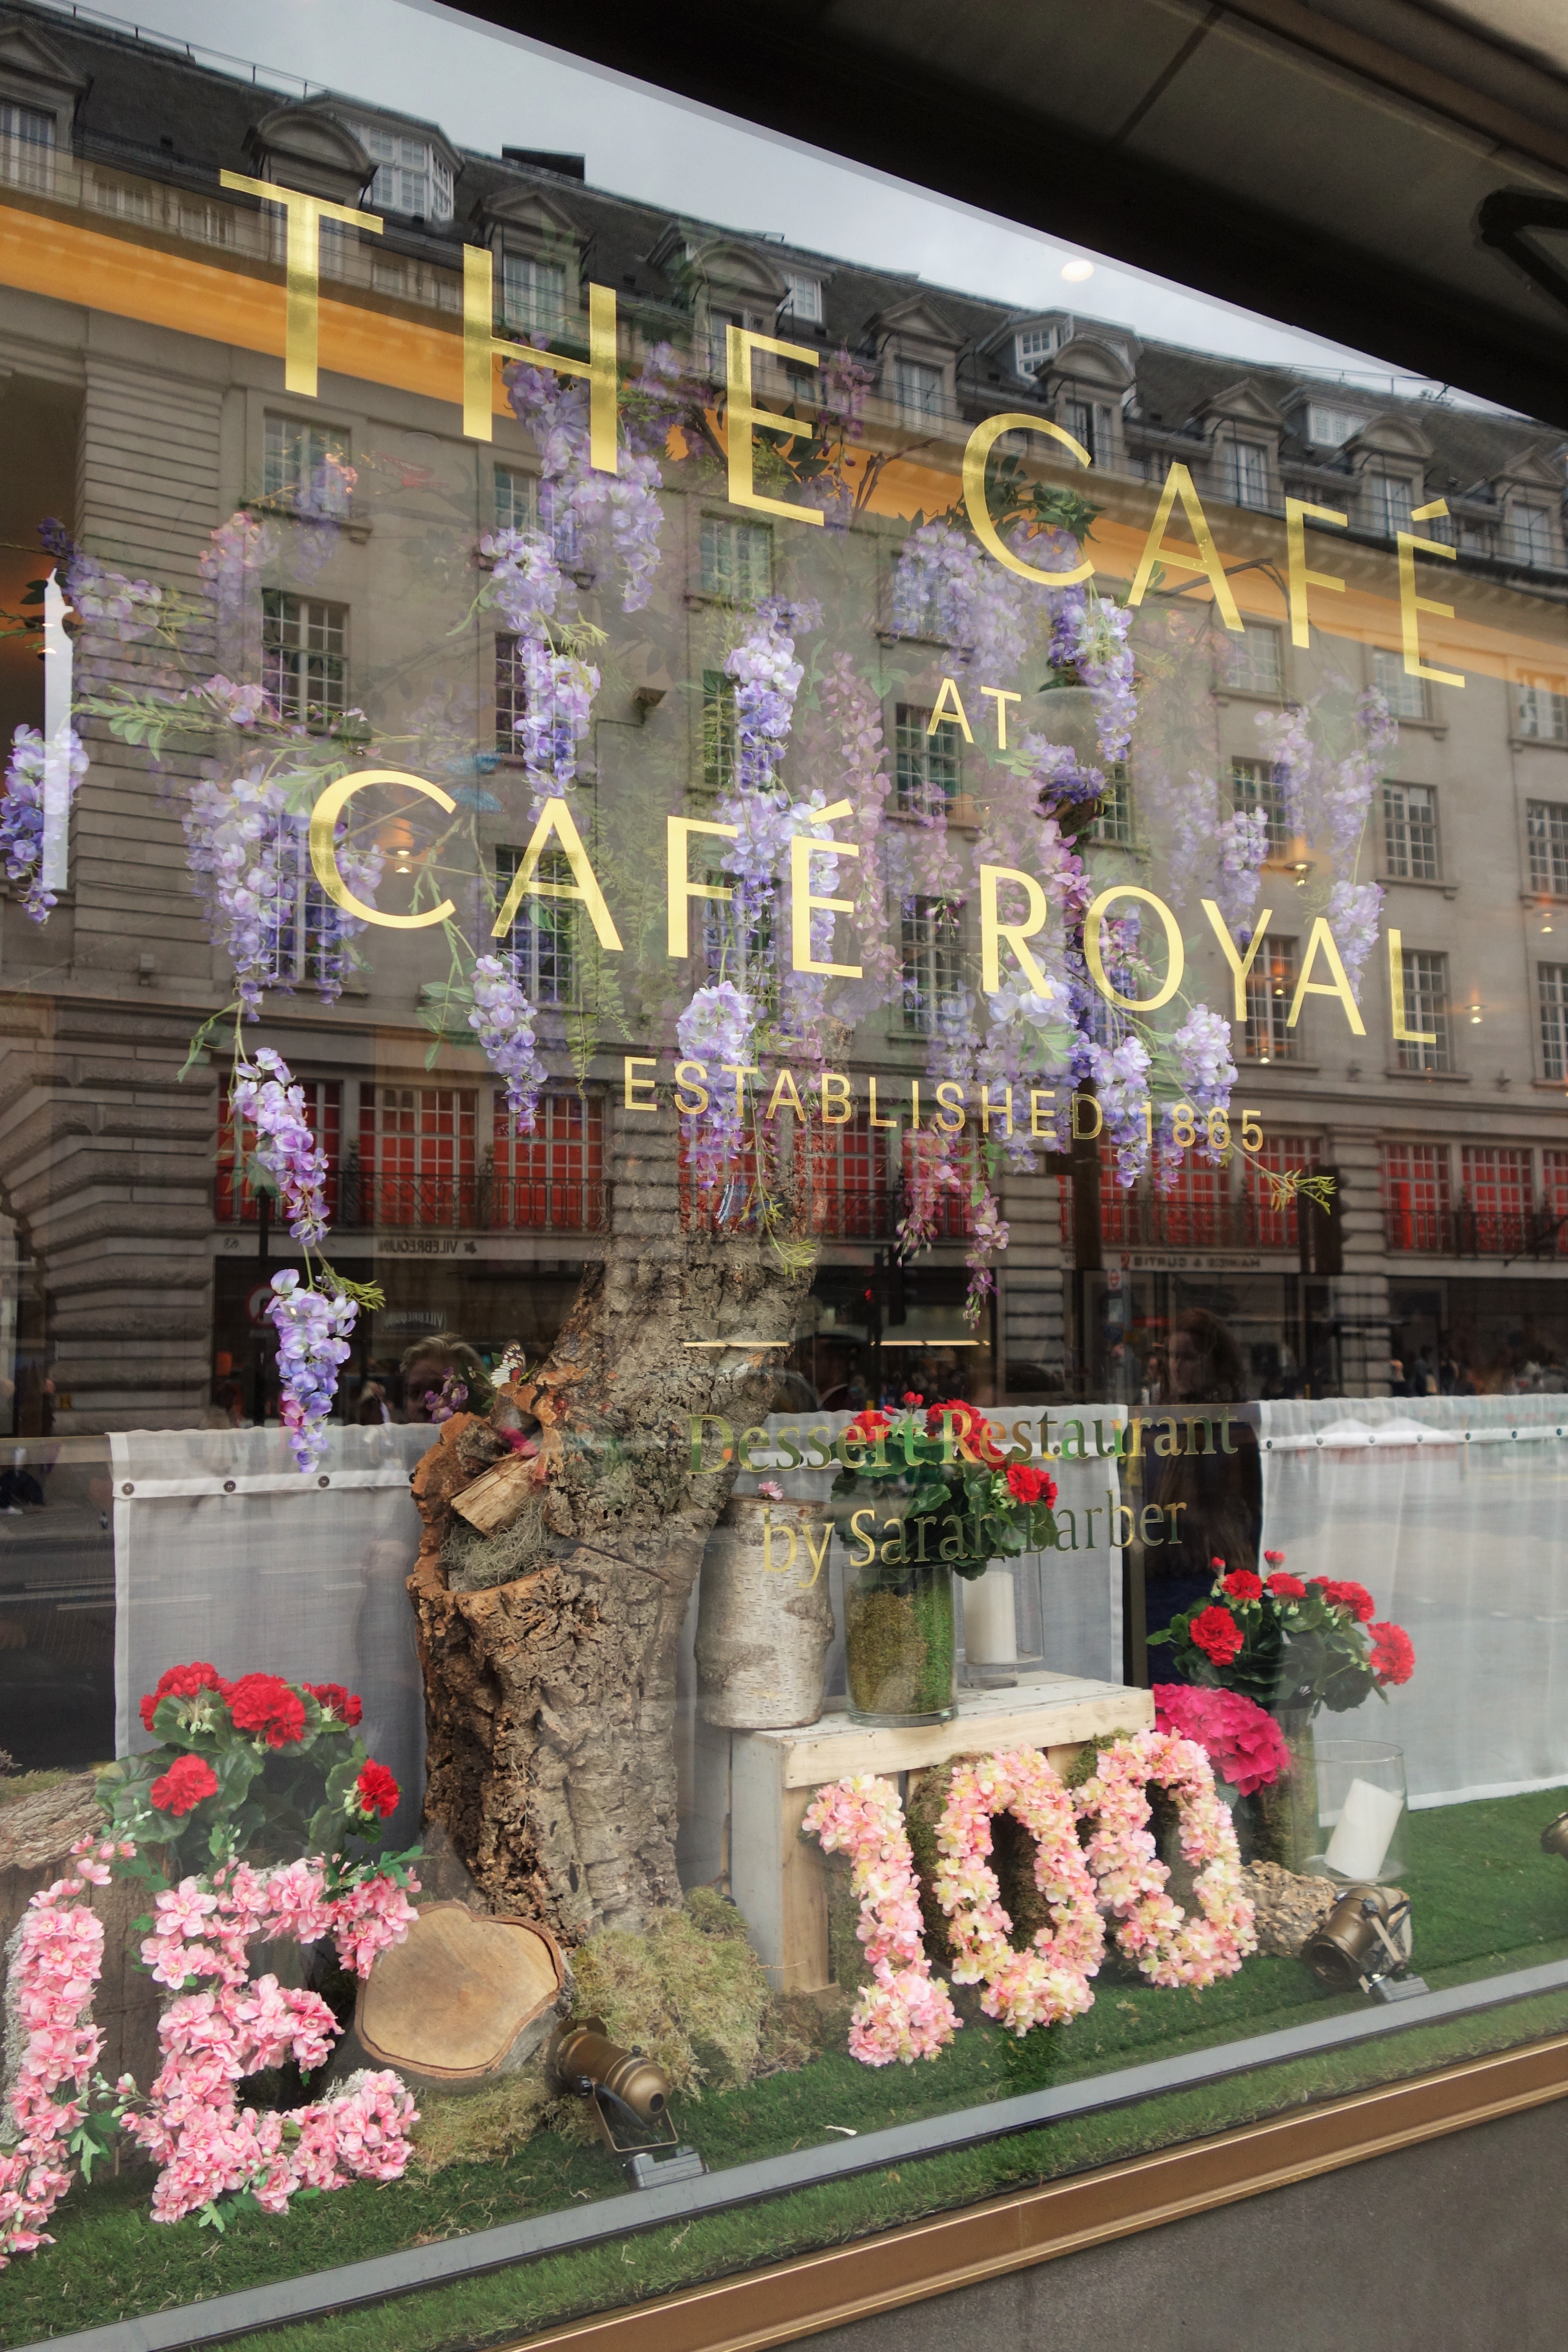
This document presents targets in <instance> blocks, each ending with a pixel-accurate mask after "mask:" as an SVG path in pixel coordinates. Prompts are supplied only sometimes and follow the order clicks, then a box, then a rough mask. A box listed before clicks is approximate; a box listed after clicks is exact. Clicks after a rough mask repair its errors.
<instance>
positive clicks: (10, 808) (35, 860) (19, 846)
mask: <svg viewBox="0 0 1568 2352" xmlns="http://www.w3.org/2000/svg"><path fill="white" fill-rule="evenodd" d="M54 756H55V757H56V758H57V759H58V760H59V761H62V762H63V764H64V766H65V770H66V776H65V791H64V793H62V795H61V799H62V803H63V805H62V806H61V808H60V811H59V815H58V822H59V823H60V824H67V823H68V821H69V815H70V808H71V803H72V802H73V801H74V800H75V798H76V794H77V789H78V787H79V784H80V782H81V781H82V778H83V777H84V776H85V775H86V773H87V753H86V751H84V749H83V748H82V741H81V738H80V736H79V734H78V733H77V731H76V730H75V728H74V727H67V728H65V729H64V730H62V733H61V737H60V740H59V742H58V745H56V746H55V747H54ZM49 757H50V746H49V745H48V744H47V743H46V742H45V740H44V739H43V737H42V736H41V735H40V734H39V732H38V730H37V728H36V727H18V728H17V730H16V734H15V736H14V737H13V738H12V743H11V757H10V759H9V760H8V761H6V764H5V786H4V796H3V797H0V856H4V857H5V879H6V880H7V881H8V882H9V883H10V885H11V887H12V889H13V890H14V891H15V892H16V897H17V899H18V901H19V903H20V905H21V907H22V908H23V911H24V912H25V913H26V914H28V915H30V916H31V917H32V919H33V920H34V922H35V923H41V922H44V921H46V920H47V917H48V915H49V912H50V910H51V908H53V907H54V906H55V905H56V903H57V901H56V898H55V894H54V892H53V891H52V890H47V889H46V888H45V887H44V827H45V822H46V810H45V787H46V782H47V773H48V763H49Z"/></svg>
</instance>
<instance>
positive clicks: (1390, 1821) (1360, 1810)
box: [1323, 1780, 1405, 1879]
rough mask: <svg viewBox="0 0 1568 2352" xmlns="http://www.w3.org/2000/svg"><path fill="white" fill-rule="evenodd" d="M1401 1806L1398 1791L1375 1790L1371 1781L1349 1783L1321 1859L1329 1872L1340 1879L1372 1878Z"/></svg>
mask: <svg viewBox="0 0 1568 2352" xmlns="http://www.w3.org/2000/svg"><path fill="white" fill-rule="evenodd" d="M1404 1805H1405V1800H1404V1798H1403V1797H1402V1796H1401V1795H1400V1793H1399V1791H1398V1790H1397V1789H1378V1788H1374V1787H1373V1783H1372V1782H1371V1781H1370V1780H1352V1782H1351V1784H1350V1787H1349V1788H1348V1789H1347V1790H1346V1791H1345V1802H1344V1811H1342V1813H1341V1815H1340V1817H1339V1820H1338V1821H1337V1822H1336V1823H1335V1824H1334V1833H1333V1835H1332V1837H1331V1839H1330V1840H1329V1850H1328V1853H1326V1854H1325V1855H1324V1857H1323V1859H1324V1860H1325V1861H1326V1862H1327V1864H1328V1865H1329V1868H1330V1869H1331V1870H1333V1871H1337V1872H1338V1873H1339V1874H1340V1875H1341V1876H1342V1877H1343V1878H1368V1879H1373V1878H1375V1877H1376V1876H1377V1874H1378V1872H1379V1871H1380V1870H1381V1869H1382V1868H1383V1857H1384V1854H1385V1853H1387V1852H1388V1847H1389V1842H1390V1840H1391V1839H1392V1838H1393V1835H1394V1823H1395V1822H1397V1821H1398V1819H1399V1816H1400V1813H1401V1812H1402V1811H1403V1810H1404Z"/></svg>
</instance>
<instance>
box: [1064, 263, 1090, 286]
mask: <svg viewBox="0 0 1568 2352" xmlns="http://www.w3.org/2000/svg"><path fill="white" fill-rule="evenodd" d="M1062 276H1063V277H1064V278H1067V280H1068V283H1069V284H1070V285H1073V286H1081V285H1082V284H1083V281H1084V279H1085V278H1092V277H1093V276H1094V264H1093V262H1092V261H1068V262H1064V263H1063V265H1062Z"/></svg>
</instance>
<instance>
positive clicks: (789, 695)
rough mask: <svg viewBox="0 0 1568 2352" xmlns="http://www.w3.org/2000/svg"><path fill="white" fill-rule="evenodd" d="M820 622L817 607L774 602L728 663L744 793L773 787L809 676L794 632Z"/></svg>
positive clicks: (762, 608)
mask: <svg viewBox="0 0 1568 2352" xmlns="http://www.w3.org/2000/svg"><path fill="white" fill-rule="evenodd" d="M819 617H820V615H819V613H818V611H817V608H816V606H815V605H812V606H791V605H789V604H785V602H784V599H783V597H780V596H769V597H767V598H766V599H764V601H763V603H762V604H759V605H758V606H757V609H756V615H755V618H754V619H753V621H752V625H751V627H750V628H749V629H748V630H747V632H746V635H744V636H743V637H742V640H741V642H740V644H739V645H738V646H733V647H732V648H731V651H730V652H729V653H728V654H727V655H726V656H725V657H724V674H725V676H726V677H730V678H732V679H733V680H734V684H735V778H736V782H738V783H739V785H740V787H741V789H742V792H747V793H765V792H767V791H768V790H769V788H770V787H771V786H772V784H773V778H774V776H775V774H776V773H777V771H778V767H779V763H780V761H782V760H783V758H784V751H785V747H786V746H787V744H788V742H789V734H790V728H791V726H792V725H793V724H794V720H795V697H796V695H797V694H798V693H799V692H800V684H801V680H802V678H803V677H805V669H804V668H803V667H802V665H801V664H800V663H799V662H797V661H796V660H795V638H794V636H793V635H791V631H792V630H794V629H797V628H799V629H806V628H812V627H814V626H815V625H816V621H817V619H818V618H819Z"/></svg>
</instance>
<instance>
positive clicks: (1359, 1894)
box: [1301, 1885, 1428, 2000]
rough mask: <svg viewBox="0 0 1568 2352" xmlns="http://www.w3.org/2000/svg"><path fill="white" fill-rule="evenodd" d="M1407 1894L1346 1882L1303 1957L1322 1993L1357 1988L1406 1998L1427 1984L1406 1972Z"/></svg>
mask: <svg viewBox="0 0 1568 2352" xmlns="http://www.w3.org/2000/svg"><path fill="white" fill-rule="evenodd" d="M1412 1948H1413V1947H1412V1937H1411V1928H1410V1897H1409V1896H1408V1895H1401V1894H1399V1893H1398V1892H1397V1891H1396V1890H1394V1889H1393V1888H1390V1887H1386V1886H1363V1885H1354V1886H1347V1887H1346V1888H1345V1890H1344V1892H1343V1893H1342V1895H1341V1896H1340V1899H1339V1901H1338V1902H1337V1903H1336V1904H1335V1906H1334V1907H1333V1909H1332V1910H1331V1912H1330V1913H1329V1916H1328V1917H1327V1918H1326V1919H1325V1920H1324V1921H1323V1924H1322V1926H1321V1927H1319V1928H1317V1929H1316V1930H1315V1931H1314V1933H1313V1934H1312V1935H1310V1936H1309V1937H1308V1938H1307V1941H1306V1942H1305V1944H1303V1946H1302V1947H1301V1958H1302V1959H1303V1961H1304V1962H1305V1964H1306V1966H1307V1968H1308V1969H1309V1970H1310V1973H1311V1974H1312V1975H1313V1976H1314V1977H1315V1978H1316V1979H1317V1980H1318V1982H1319V1984H1321V1986H1322V1988H1323V1990H1324V1991H1325V1992H1352V1991H1354V1990H1356V1989H1357V1988H1359V1989H1360V1990H1361V1991H1363V1992H1364V1993H1367V1994H1370V1995H1371V1996H1372V1997H1373V1999H1374V2000H1410V1999H1411V1998H1412V1996H1413V1995H1415V1994H1416V1993H1423V1992H1426V1990H1428V1988H1427V1986H1426V1982H1425V1980H1424V1979H1422V1978H1420V1977H1412V1976H1406V1975H1405V1969H1407V1968H1408V1966H1409V1964H1410V1955H1411V1950H1412Z"/></svg>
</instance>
